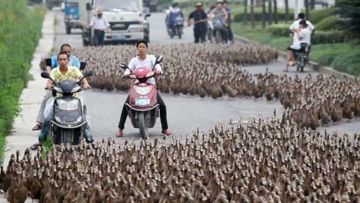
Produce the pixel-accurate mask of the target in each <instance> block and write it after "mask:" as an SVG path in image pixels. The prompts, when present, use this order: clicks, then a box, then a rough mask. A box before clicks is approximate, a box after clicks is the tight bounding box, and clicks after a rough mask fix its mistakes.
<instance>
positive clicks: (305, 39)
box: [285, 20, 311, 72]
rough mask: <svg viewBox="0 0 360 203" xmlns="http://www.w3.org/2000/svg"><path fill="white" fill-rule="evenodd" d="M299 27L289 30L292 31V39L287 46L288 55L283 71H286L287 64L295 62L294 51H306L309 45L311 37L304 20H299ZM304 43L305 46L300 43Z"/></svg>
mask: <svg viewBox="0 0 360 203" xmlns="http://www.w3.org/2000/svg"><path fill="white" fill-rule="evenodd" d="M299 25H300V28H298V29H296V28H294V29H292V30H291V31H292V32H294V40H293V43H292V45H290V46H289V47H288V57H287V63H286V67H285V71H286V72H287V71H288V69H289V66H291V65H294V64H295V57H294V52H308V48H309V46H310V39H311V30H310V28H309V27H308V25H307V23H306V21H305V20H302V21H300V22H299ZM303 43H305V44H306V47H302V46H301V44H303Z"/></svg>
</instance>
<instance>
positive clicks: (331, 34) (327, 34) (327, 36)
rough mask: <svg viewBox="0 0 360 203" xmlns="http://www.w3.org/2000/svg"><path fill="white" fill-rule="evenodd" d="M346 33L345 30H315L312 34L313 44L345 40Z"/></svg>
mask: <svg viewBox="0 0 360 203" xmlns="http://www.w3.org/2000/svg"><path fill="white" fill-rule="evenodd" d="M345 39H346V35H345V33H344V32H343V31H335V30H333V31H315V33H314V34H312V35H311V43H312V44H332V43H341V42H345Z"/></svg>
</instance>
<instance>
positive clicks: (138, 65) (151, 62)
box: [124, 54, 162, 84]
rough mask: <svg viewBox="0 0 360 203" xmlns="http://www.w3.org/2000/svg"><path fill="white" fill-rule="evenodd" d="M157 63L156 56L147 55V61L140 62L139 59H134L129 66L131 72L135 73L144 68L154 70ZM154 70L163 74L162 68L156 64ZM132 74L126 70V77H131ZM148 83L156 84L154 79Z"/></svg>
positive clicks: (150, 79)
mask: <svg viewBox="0 0 360 203" xmlns="http://www.w3.org/2000/svg"><path fill="white" fill-rule="evenodd" d="M155 62H156V57H155V56H154V55H149V54H148V55H146V58H145V60H140V59H139V57H134V58H132V59H131V60H130V62H129V65H128V66H129V68H130V69H131V71H134V70H135V69H137V68H144V67H145V68H148V69H150V70H152V69H153V67H154V64H155ZM154 69H155V70H157V71H160V72H161V73H162V68H161V66H160V64H156V66H155V68H154ZM130 73H131V72H130V70H129V69H126V70H125V73H124V75H130ZM148 83H151V84H155V79H154V78H153V77H152V78H149V79H148Z"/></svg>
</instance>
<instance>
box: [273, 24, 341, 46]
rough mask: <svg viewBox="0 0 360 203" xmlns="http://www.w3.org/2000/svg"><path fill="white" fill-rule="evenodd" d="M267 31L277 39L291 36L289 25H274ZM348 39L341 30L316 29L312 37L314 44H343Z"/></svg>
mask: <svg viewBox="0 0 360 203" xmlns="http://www.w3.org/2000/svg"><path fill="white" fill-rule="evenodd" d="M266 29H267V30H268V31H269V32H270V33H271V34H272V35H274V36H277V37H286V36H289V25H286V24H278V25H272V26H269V27H268V28H266ZM346 39H347V35H346V34H345V32H343V31H339V30H328V31H318V30H317V29H316V31H315V33H313V34H312V35H311V42H312V44H332V43H341V42H344V41H346Z"/></svg>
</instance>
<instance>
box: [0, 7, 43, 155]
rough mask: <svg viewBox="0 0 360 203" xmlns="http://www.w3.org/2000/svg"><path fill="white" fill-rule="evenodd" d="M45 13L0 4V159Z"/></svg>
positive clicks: (25, 82) (26, 79)
mask: <svg viewBox="0 0 360 203" xmlns="http://www.w3.org/2000/svg"><path fill="white" fill-rule="evenodd" d="M45 11H46V10H45V8H44V7H43V6H40V7H31V8H30V7H28V5H27V0H16V1H9V0H5V1H1V3H0V61H1V62H0V73H1V74H0V159H3V157H4V147H5V140H6V136H7V135H8V134H10V133H11V129H12V124H13V121H14V118H15V116H16V115H18V113H19V112H20V109H19V108H20V107H19V97H20V95H21V92H22V89H23V88H24V87H25V86H26V84H27V81H28V80H29V79H30V77H29V73H28V72H29V69H30V66H31V59H32V55H33V52H34V50H35V48H36V45H37V43H38V39H39V38H40V36H41V24H42V21H43V17H44V14H45Z"/></svg>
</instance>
